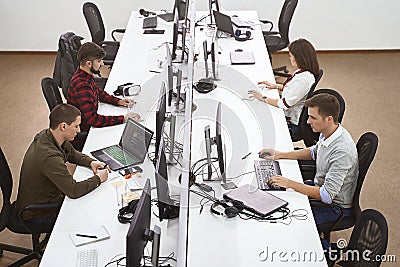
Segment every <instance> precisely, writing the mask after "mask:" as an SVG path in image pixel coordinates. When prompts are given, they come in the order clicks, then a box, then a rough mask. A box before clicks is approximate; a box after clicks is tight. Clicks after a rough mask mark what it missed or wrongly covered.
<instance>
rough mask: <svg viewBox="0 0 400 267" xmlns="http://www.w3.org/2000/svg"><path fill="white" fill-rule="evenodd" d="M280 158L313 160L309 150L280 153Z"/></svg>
mask: <svg viewBox="0 0 400 267" xmlns="http://www.w3.org/2000/svg"><path fill="white" fill-rule="evenodd" d="M278 157H279V158H280V159H300V160H312V157H311V152H310V149H309V148H305V149H300V150H293V151H288V152H279V154H278Z"/></svg>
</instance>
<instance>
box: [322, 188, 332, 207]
mask: <svg viewBox="0 0 400 267" xmlns="http://www.w3.org/2000/svg"><path fill="white" fill-rule="evenodd" d="M319 195H320V197H321V201H322V202H324V203H326V204H332V198H331V196H330V195H329V193H328V191H326V189H325V186H321V187H320V188H319Z"/></svg>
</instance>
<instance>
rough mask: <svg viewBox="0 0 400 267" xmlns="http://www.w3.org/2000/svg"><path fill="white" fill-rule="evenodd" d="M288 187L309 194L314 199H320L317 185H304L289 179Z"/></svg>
mask: <svg viewBox="0 0 400 267" xmlns="http://www.w3.org/2000/svg"><path fill="white" fill-rule="evenodd" d="M289 187H290V188H292V189H293V190H295V191H297V192H299V193H302V194H303V195H306V196H309V197H311V198H313V199H316V200H321V195H320V194H319V190H320V188H319V187H318V186H312V185H306V184H303V183H298V182H295V181H290V183H289Z"/></svg>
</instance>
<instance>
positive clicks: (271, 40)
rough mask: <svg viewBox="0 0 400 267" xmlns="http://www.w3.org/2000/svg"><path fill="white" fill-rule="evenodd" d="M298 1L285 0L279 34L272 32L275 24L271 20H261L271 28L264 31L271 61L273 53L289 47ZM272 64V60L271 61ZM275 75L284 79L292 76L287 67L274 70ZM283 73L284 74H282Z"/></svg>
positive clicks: (279, 23)
mask: <svg viewBox="0 0 400 267" xmlns="http://www.w3.org/2000/svg"><path fill="white" fill-rule="evenodd" d="M297 3H298V0H285V2H284V3H283V7H282V10H281V14H280V15H279V22H278V30H279V31H278V32H277V31H272V28H273V27H274V24H273V22H272V21H269V20H260V21H261V22H262V23H264V24H270V25H271V27H270V29H269V30H268V31H263V35H264V41H265V44H266V46H267V48H268V54H269V58H270V60H271V53H274V52H277V51H280V50H282V49H285V48H286V47H287V46H288V45H289V26H290V23H291V21H292V18H293V14H294V11H295V9H296V6H297ZM271 62H272V60H271ZM273 71H274V74H275V75H278V76H282V77H289V76H290V74H289V73H288V70H287V68H286V66H282V67H279V68H274V69H273ZM282 71H283V72H282Z"/></svg>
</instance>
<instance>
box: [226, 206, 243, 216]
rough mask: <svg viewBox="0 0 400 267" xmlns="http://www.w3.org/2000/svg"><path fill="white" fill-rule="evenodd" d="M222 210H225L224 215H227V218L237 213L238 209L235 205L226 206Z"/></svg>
mask: <svg viewBox="0 0 400 267" xmlns="http://www.w3.org/2000/svg"><path fill="white" fill-rule="evenodd" d="M224 212H225V215H226V217H228V218H233V217H236V216H237V215H238V213H239V211H238V209H237V208H236V207H226V208H225V211H224Z"/></svg>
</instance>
